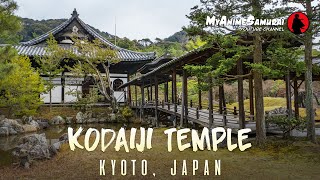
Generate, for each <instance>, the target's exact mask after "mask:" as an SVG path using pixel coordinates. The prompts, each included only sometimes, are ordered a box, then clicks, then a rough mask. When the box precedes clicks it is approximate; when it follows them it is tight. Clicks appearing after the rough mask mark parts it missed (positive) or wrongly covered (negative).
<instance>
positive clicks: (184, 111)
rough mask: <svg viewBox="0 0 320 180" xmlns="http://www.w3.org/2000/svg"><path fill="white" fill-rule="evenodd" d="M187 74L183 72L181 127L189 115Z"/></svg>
mask: <svg viewBox="0 0 320 180" xmlns="http://www.w3.org/2000/svg"><path fill="white" fill-rule="evenodd" d="M187 83H188V81H187V72H186V70H183V72H182V103H181V117H180V126H181V127H182V126H183V122H184V121H187V115H188V94H187V93H188V91H187V87H188V85H187ZM185 119H186V120H185Z"/></svg>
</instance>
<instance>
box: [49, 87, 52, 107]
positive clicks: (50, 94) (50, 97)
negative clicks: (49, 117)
mask: <svg viewBox="0 0 320 180" xmlns="http://www.w3.org/2000/svg"><path fill="white" fill-rule="evenodd" d="M49 99H50V100H49V101H50V105H49V112H51V108H52V89H50V93H49Z"/></svg>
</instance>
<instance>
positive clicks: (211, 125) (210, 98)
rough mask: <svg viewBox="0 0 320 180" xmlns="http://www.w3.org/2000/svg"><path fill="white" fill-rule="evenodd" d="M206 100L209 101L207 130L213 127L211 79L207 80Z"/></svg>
mask: <svg viewBox="0 0 320 180" xmlns="http://www.w3.org/2000/svg"><path fill="white" fill-rule="evenodd" d="M208 100H209V129H212V127H213V102H212V101H213V92H212V79H211V78H210V79H209V90H208Z"/></svg>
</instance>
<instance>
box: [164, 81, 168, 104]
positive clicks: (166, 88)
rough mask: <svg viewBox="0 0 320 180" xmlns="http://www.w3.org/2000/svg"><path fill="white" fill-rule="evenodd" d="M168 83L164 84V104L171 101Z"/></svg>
mask: <svg viewBox="0 0 320 180" xmlns="http://www.w3.org/2000/svg"><path fill="white" fill-rule="evenodd" d="M168 86H169V85H168V82H165V83H164V102H168V101H169V87H168Z"/></svg>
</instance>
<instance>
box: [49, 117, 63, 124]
mask: <svg viewBox="0 0 320 180" xmlns="http://www.w3.org/2000/svg"><path fill="white" fill-rule="evenodd" d="M65 123H66V121H65V120H64V119H63V118H62V117H61V116H56V117H54V118H52V124H55V125H62V124H65Z"/></svg>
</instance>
